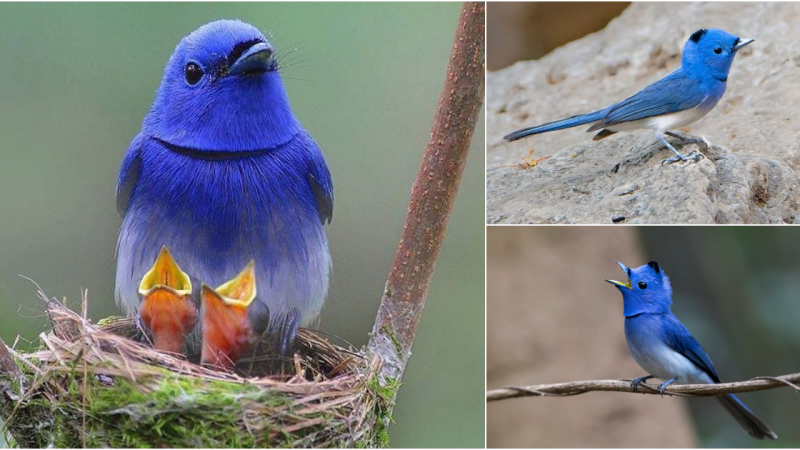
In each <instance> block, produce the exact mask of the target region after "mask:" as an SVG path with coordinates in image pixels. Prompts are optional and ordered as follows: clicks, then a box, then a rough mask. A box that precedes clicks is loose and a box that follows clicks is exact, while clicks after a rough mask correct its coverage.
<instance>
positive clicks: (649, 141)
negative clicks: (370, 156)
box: [486, 3, 800, 223]
mask: <svg viewBox="0 0 800 450" xmlns="http://www.w3.org/2000/svg"><path fill="white" fill-rule="evenodd" d="M701 18H702V19H701ZM699 28H722V29H725V30H727V31H729V32H731V33H734V34H736V35H739V36H742V37H752V38H755V39H756V42H754V43H753V44H751V45H749V46H748V47H745V48H744V49H743V50H742V51H740V53H739V54H738V55H737V57H736V60H735V61H734V62H733V66H732V68H731V73H730V76H729V78H728V86H727V92H726V94H725V96H724V97H723V98H722V100H721V101H720V102H719V104H718V105H717V107H716V108H715V109H714V110H713V111H711V112H710V113H709V114H708V115H707V116H706V117H705V118H703V119H701V120H700V121H699V122H697V123H695V124H693V125H692V126H691V128H690V129H688V131H689V132H690V133H691V134H693V135H700V136H703V137H705V138H706V139H707V140H708V141H709V142H711V143H712V144H715V145H713V146H712V148H711V149H710V150H709V151H708V152H707V153H706V158H704V159H702V160H701V161H699V162H697V163H695V162H686V163H677V164H673V165H669V166H664V167H663V168H662V167H661V166H660V165H659V163H660V161H661V160H662V159H664V158H667V157H669V156H671V154H670V153H669V151H668V150H666V149H664V148H662V147H661V146H659V145H657V144H656V141H655V139H654V138H653V136H652V133H651V132H649V131H639V132H632V133H620V134H617V135H614V136H612V137H609V138H607V139H605V140H603V141H599V142H593V141H591V135H589V134H587V133H585V132H584V131H585V128H587V127H577V128H573V129H570V130H563V131H557V132H552V133H545V134H542V135H537V136H533V137H531V138H529V139H528V144H529V145H531V146H532V147H533V148H535V149H536V153H535V154H534V157H542V156H550V155H552V158H550V159H549V160H545V161H543V162H541V163H540V164H539V165H538V166H537V167H534V168H531V169H527V170H517V169H515V168H514V167H513V166H514V165H516V164H518V163H520V162H521V161H522V158H523V157H524V156H526V155H527V153H528V150H527V149H528V147H527V146H526V144H525V142H524V141H517V142H513V143H506V142H504V141H503V140H502V136H504V135H505V134H507V133H509V132H511V131H514V130H516V129H519V128H523V127H525V126H531V125H535V124H538V123H543V122H547V121H551V120H555V119H558V118H562V117H568V116H571V115H575V114H580V113H584V112H589V111H592V110H595V109H599V108H602V107H605V106H607V105H609V104H612V103H614V102H617V101H620V100H622V99H624V98H625V97H627V96H629V95H632V94H633V93H635V92H636V91H638V90H640V89H642V88H643V87H645V86H647V85H648V84H650V83H653V82H654V81H656V80H658V79H659V78H661V77H663V76H665V75H666V74H668V73H669V72H671V71H672V70H674V69H676V68H677V67H679V66H680V55H681V50H682V47H683V44H684V42H685V40H686V39H687V38H688V36H689V35H690V34H691V33H692V32H693V31H695V30H697V29H699ZM798 29H800V4H797V3H669V4H666V3H634V4H632V5H631V6H630V7H629V8H628V9H627V10H626V11H625V12H624V13H623V14H622V15H621V16H620V17H619V18H617V19H615V20H613V21H612V22H611V23H610V24H609V25H608V26H607V27H606V28H605V29H604V30H602V31H600V32H598V33H594V34H592V35H589V36H587V37H586V38H584V39H581V40H579V41H575V42H572V43H570V44H568V45H566V46H564V47H561V48H559V49H557V50H556V51H554V52H553V53H551V54H549V55H547V56H546V57H544V58H542V59H541V60H538V61H527V62H520V63H517V64H515V65H514V66H512V67H510V68H508V69H505V70H502V71H499V72H495V73H490V74H489V76H488V83H487V91H488V92H487V122H488V130H489V133H488V134H487V173H486V176H487V193H486V195H487V217H486V219H487V223H800V211H799V210H800V207H798V203H799V202H800V191H798V186H799V185H800V178H799V177H798V175H797V171H798V170H800V132H799V130H800V120H799V119H800V114H799V113H798V111H800V108H798V105H800V33H797V32H796V31H795V30H798ZM694 148H695V147H693V146H687V147H685V148H680V147H678V150H680V151H682V152H684V153H685V152H687V151H690V150H692V149H694ZM617 164H619V167H618V169H617V170H616V171H614V168H615V166H617Z"/></svg>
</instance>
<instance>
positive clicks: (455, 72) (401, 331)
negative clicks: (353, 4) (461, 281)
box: [369, 2, 485, 400]
mask: <svg viewBox="0 0 800 450" xmlns="http://www.w3.org/2000/svg"><path fill="white" fill-rule="evenodd" d="M484 16H485V5H484V3H480V2H468V3H465V4H464V5H463V8H462V10H461V14H460V16H459V20H458V26H457V29H456V36H455V40H454V42H453V47H452V52H451V55H450V62H449V64H448V67H447V76H446V78H445V83H444V87H443V89H442V91H441V94H440V96H439V104H438V107H437V110H436V115H435V117H434V122H433V127H432V129H431V137H430V141H429V142H428V145H427V146H426V148H425V153H424V155H423V158H422V165H421V167H420V169H419V172H418V173H417V178H416V180H415V181H414V186H413V188H412V190H411V200H410V202H409V207H408V215H407V217H406V223H405V227H404V228H403V236H402V239H401V240H400V244H399V245H398V247H397V252H396V253H395V257H394V261H393V262H392V268H391V271H390V272H389V277H388V280H387V281H386V287H385V289H384V293H383V298H382V299H381V305H380V310H379V311H378V317H377V318H376V319H375V325H374V327H373V330H372V338H371V339H370V343H369V349H370V351H371V352H372V353H373V354H374V355H376V356H377V357H378V358H379V359H380V360H381V363H382V366H381V372H380V374H379V377H380V382H381V383H382V384H384V385H386V383H387V382H388V381H389V380H393V381H394V382H398V381H399V380H400V379H402V376H403V372H404V371H405V367H406V363H407V362H408V358H409V357H410V355H411V346H412V344H413V342H414V335H415V334H416V331H417V325H418V324H419V320H420V317H421V314H422V309H423V307H424V306H425V300H426V296H427V294H428V286H429V284H430V282H431V278H432V276H433V271H434V268H435V266H436V259H437V257H438V255H439V250H440V249H441V246H442V241H443V240H444V235H445V229H446V227H447V221H448V218H449V217H450V211H451V210H452V208H453V202H454V201H455V197H456V192H457V190H458V185H459V182H460V180H461V174H462V172H463V171H464V165H465V163H466V160H467V151H468V150H469V146H470V142H471V141H472V134H473V132H474V130H475V124H476V121H477V119H478V115H479V113H480V109H481V105H482V104H483V94H484V52H485V37H484V31H485V25H484ZM391 400H394V399H391Z"/></svg>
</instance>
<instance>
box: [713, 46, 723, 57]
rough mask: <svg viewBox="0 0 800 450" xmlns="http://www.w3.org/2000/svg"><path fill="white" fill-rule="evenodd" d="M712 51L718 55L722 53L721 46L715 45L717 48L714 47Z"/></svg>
mask: <svg viewBox="0 0 800 450" xmlns="http://www.w3.org/2000/svg"><path fill="white" fill-rule="evenodd" d="M714 53H716V54H718V55H719V54H720V53H722V48H721V47H717V48H715V49H714Z"/></svg>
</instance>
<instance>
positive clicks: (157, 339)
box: [139, 247, 197, 354]
mask: <svg viewBox="0 0 800 450" xmlns="http://www.w3.org/2000/svg"><path fill="white" fill-rule="evenodd" d="M139 295H140V296H141V298H142V307H141V311H140V316H139V317H140V319H141V324H142V325H143V326H144V328H145V330H147V332H148V333H149V334H150V337H151V338H152V341H153V347H155V348H156V350H161V351H166V352H171V353H179V354H183V353H184V344H185V343H186V337H187V336H188V335H189V333H190V332H191V331H192V329H193V328H194V327H195V324H196V323H197V307H196V306H195V303H194V301H193V300H192V298H191V296H192V281H191V279H190V278H189V275H187V274H186V273H185V272H183V271H182V270H181V268H180V267H179V266H178V264H177V263H176V262H175V259H173V258H172V255H171V254H170V252H169V249H167V247H162V248H161V251H160V252H159V253H158V257H157V258H156V261H155V263H153V267H152V268H151V269H150V270H149V271H147V273H145V274H144V277H142V281H141V283H139Z"/></svg>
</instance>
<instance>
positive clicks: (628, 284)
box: [606, 261, 631, 289]
mask: <svg viewBox="0 0 800 450" xmlns="http://www.w3.org/2000/svg"><path fill="white" fill-rule="evenodd" d="M617 264H619V267H620V268H621V269H622V271H623V272H625V274H627V275H629V277H628V281H626V282H625V283H623V282H621V281H614V280H606V281H607V282H609V283H611V284H613V285H615V286H622V287H625V288H628V289H630V288H631V279H630V273H631V269H628V268H627V267H625V264H622V263H621V262H619V261H617Z"/></svg>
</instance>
